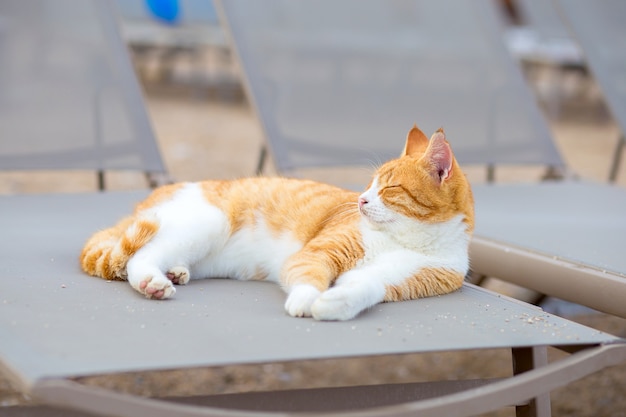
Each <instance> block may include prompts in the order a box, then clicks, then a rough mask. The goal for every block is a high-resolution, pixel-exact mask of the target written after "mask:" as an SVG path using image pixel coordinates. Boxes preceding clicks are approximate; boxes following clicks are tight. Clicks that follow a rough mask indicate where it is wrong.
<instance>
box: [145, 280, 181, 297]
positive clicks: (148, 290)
mask: <svg viewBox="0 0 626 417" xmlns="http://www.w3.org/2000/svg"><path fill="white" fill-rule="evenodd" d="M138 289H139V292H140V293H142V294H143V295H145V296H146V297H147V298H154V299H157V300H163V299H165V298H169V297H171V296H172V295H174V294H175V293H176V288H174V285H173V284H172V281H170V280H167V279H158V278H155V277H147V278H144V279H143V280H141V281H140V282H139V288H138Z"/></svg>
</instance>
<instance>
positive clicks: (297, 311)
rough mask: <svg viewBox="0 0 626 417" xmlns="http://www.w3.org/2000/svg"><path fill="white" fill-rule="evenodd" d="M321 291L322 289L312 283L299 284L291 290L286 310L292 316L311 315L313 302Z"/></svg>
mask: <svg viewBox="0 0 626 417" xmlns="http://www.w3.org/2000/svg"><path fill="white" fill-rule="evenodd" d="M320 293H321V292H320V290H318V289H317V288H315V287H313V286H312V285H297V286H295V287H293V288H292V289H291V291H289V296H288V297H287V301H286V302H285V310H286V311H287V313H289V315H290V316H292V317H310V316H311V304H313V302H314V301H315V299H316V298H317V297H319V295H320Z"/></svg>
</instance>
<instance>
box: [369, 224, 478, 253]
mask: <svg viewBox="0 0 626 417" xmlns="http://www.w3.org/2000/svg"><path fill="white" fill-rule="evenodd" d="M361 231H362V234H363V239H364V243H365V245H366V247H367V246H370V245H373V246H379V245H381V244H382V242H381V240H382V241H387V242H388V244H389V245H391V246H397V247H398V248H403V249H409V250H412V251H416V252H419V253H422V254H424V255H434V256H442V255H444V254H446V253H450V254H452V253H457V252H467V245H468V243H469V238H470V236H469V233H468V232H467V225H466V223H465V222H464V216H463V215H460V214H459V215H457V216H455V217H453V218H452V219H450V220H448V221H446V222H442V223H423V222H418V221H409V220H406V221H398V222H394V223H391V224H386V225H384V227H376V226H374V225H372V224H371V223H370V222H369V221H368V220H367V219H365V218H362V219H361Z"/></svg>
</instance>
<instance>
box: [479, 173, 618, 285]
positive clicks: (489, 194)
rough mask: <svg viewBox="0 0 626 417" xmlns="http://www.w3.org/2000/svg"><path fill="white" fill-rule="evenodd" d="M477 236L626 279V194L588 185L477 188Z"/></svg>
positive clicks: (604, 186)
mask: <svg viewBox="0 0 626 417" xmlns="http://www.w3.org/2000/svg"><path fill="white" fill-rule="evenodd" d="M473 191H474V198H475V204H476V231H475V234H476V235H477V236H481V237H485V238H489V239H493V240H496V241H499V242H504V243H509V244H512V245H515V246H517V247H520V248H528V249H529V250H535V251H537V252H540V253H543V254H548V255H550V256H554V257H558V258H559V259H565V260H568V261H571V262H574V263H578V264H583V265H586V266H590V267H594V268H598V269H600V270H602V271H606V272H610V273H613V274H617V275H621V276H624V277H626V257H625V256H624V248H626V211H625V209H626V190H624V189H623V188H619V187H615V186H611V185H606V184H597V183H587V182H556V183H542V184H514V185H510V184H506V185H497V184H492V185H474V186H473Z"/></svg>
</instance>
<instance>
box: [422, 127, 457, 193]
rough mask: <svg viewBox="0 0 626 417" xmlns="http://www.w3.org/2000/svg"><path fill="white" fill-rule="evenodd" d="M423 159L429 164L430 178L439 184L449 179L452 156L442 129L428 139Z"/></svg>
mask: <svg viewBox="0 0 626 417" xmlns="http://www.w3.org/2000/svg"><path fill="white" fill-rule="evenodd" d="M424 158H427V161H428V163H429V166H430V174H431V176H432V177H433V178H434V179H435V180H436V181H438V182H439V183H440V184H441V183H442V182H444V181H445V180H447V179H448V178H449V177H450V175H451V174H452V161H453V160H454V156H453V155H452V149H451V148H450V144H449V143H448V141H447V140H446V134H445V133H444V132H443V129H439V130H437V131H436V132H435V133H434V134H433V135H432V137H431V138H430V142H429V143H428V148H427V149H426V153H425V154H424Z"/></svg>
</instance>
